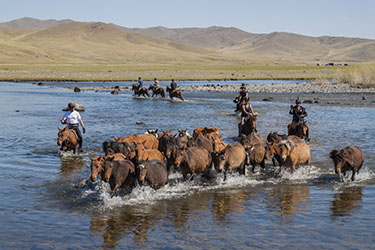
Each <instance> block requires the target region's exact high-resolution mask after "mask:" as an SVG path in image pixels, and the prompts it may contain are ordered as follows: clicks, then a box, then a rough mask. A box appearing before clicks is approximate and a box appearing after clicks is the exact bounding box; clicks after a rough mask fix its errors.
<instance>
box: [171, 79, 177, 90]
mask: <svg viewBox="0 0 375 250" xmlns="http://www.w3.org/2000/svg"><path fill="white" fill-rule="evenodd" d="M171 89H172V91H175V90H176V89H177V83H176V82H175V81H174V79H172V82H171Z"/></svg>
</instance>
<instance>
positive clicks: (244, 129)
mask: <svg viewBox="0 0 375 250" xmlns="http://www.w3.org/2000/svg"><path fill="white" fill-rule="evenodd" d="M257 116H258V115H256V114H255V115H249V116H248V117H246V118H245V123H244V124H243V125H241V123H239V124H238V131H239V133H238V134H239V135H250V134H251V133H252V132H255V133H256V132H258V131H257Z"/></svg>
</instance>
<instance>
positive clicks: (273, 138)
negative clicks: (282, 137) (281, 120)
mask: <svg viewBox="0 0 375 250" xmlns="http://www.w3.org/2000/svg"><path fill="white" fill-rule="evenodd" d="M278 136H279V134H278V133H277V132H270V133H269V134H268V136H267V141H268V142H273V141H276V139H277V137H278Z"/></svg>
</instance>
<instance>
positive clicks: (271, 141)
mask: <svg viewBox="0 0 375 250" xmlns="http://www.w3.org/2000/svg"><path fill="white" fill-rule="evenodd" d="M287 139H289V140H292V141H293V142H294V143H302V141H301V139H300V138H299V137H297V136H295V135H289V136H288V137H287V136H286V135H279V134H278V133H277V132H271V133H269V134H268V136H267V141H266V148H265V151H266V152H265V154H264V159H268V158H270V157H271V156H273V158H272V163H273V166H276V161H277V162H278V163H279V167H281V166H282V163H283V162H282V160H281V155H280V149H279V147H277V144H278V143H279V142H281V141H282V140H287ZM275 160H276V161H275Z"/></svg>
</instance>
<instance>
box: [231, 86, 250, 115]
mask: <svg viewBox="0 0 375 250" xmlns="http://www.w3.org/2000/svg"><path fill="white" fill-rule="evenodd" d="M245 97H249V93H248V92H247V90H246V85H245V83H242V85H241V88H240V94H239V95H238V96H237V97H236V98H235V99H234V100H233V102H234V103H237V106H236V110H235V111H234V112H237V111H240V112H241V105H242V101H243V100H244V98H245Z"/></svg>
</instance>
